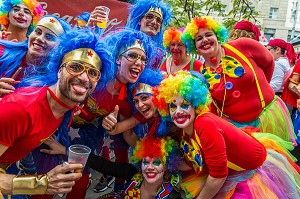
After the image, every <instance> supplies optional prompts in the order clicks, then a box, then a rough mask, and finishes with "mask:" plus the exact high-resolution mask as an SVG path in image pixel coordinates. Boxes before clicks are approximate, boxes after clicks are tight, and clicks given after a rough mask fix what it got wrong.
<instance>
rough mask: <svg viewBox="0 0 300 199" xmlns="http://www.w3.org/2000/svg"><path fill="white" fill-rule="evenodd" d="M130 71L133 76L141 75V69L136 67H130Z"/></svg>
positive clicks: (135, 77)
mask: <svg viewBox="0 0 300 199" xmlns="http://www.w3.org/2000/svg"><path fill="white" fill-rule="evenodd" d="M129 72H130V75H131V77H133V78H134V79H137V78H138V77H139V75H140V70H139V69H136V68H131V69H129Z"/></svg>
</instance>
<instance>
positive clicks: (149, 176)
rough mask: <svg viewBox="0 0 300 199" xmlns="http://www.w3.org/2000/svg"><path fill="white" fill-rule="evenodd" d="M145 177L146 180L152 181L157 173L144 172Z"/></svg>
mask: <svg viewBox="0 0 300 199" xmlns="http://www.w3.org/2000/svg"><path fill="white" fill-rule="evenodd" d="M146 176H147V178H150V179H152V178H155V177H156V176H157V173H155V172H146Z"/></svg>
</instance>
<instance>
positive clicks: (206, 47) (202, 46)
mask: <svg viewBox="0 0 300 199" xmlns="http://www.w3.org/2000/svg"><path fill="white" fill-rule="evenodd" d="M213 44H214V42H208V43H206V44H203V45H201V46H200V49H202V50H207V49H209V48H210V47H211V46H212V45H213Z"/></svg>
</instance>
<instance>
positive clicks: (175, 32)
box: [163, 27, 184, 51]
mask: <svg viewBox="0 0 300 199" xmlns="http://www.w3.org/2000/svg"><path fill="white" fill-rule="evenodd" d="M183 31H184V28H179V29H177V28H176V27H171V28H169V29H167V30H165V32H164V43H163V45H164V48H165V49H166V50H167V51H170V45H171V42H172V41H173V42H182V41H181V39H180V36H181V35H182V33H183Z"/></svg>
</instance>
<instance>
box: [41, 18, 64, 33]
mask: <svg viewBox="0 0 300 199" xmlns="http://www.w3.org/2000/svg"><path fill="white" fill-rule="evenodd" d="M37 26H44V27H45V28H48V29H49V30H51V31H52V32H54V34H55V35H56V36H60V35H62V34H63V33H65V31H64V29H63V27H62V25H61V24H60V23H59V21H58V20H57V19H55V18H54V17H44V18H42V19H41V20H39V21H38V23H37Z"/></svg>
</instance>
